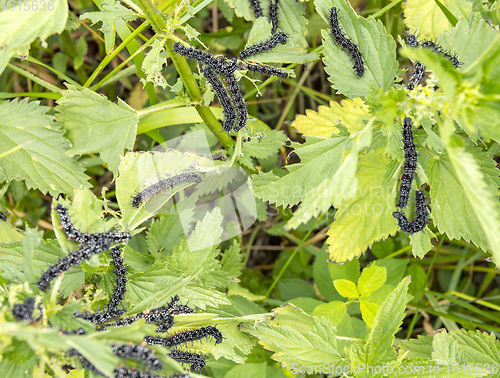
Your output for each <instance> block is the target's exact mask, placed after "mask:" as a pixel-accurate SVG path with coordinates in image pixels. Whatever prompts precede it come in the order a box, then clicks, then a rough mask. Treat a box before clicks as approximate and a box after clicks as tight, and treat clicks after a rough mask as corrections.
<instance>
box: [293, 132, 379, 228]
mask: <svg viewBox="0 0 500 378" xmlns="http://www.w3.org/2000/svg"><path fill="white" fill-rule="evenodd" d="M338 127H340V125H339V126H338ZM371 127H372V125H371V123H368V124H367V125H366V126H365V128H364V129H363V130H361V131H360V132H358V133H356V134H355V135H356V136H355V138H353V139H354V148H351V150H350V152H349V155H348V156H347V157H346V158H345V159H344V161H343V163H342V165H341V166H340V168H339V169H338V170H337V172H335V174H334V175H333V177H331V178H326V179H324V180H323V181H322V182H321V184H319V185H318V187H317V188H316V189H315V190H313V191H309V192H307V193H306V196H305V199H304V201H303V202H302V204H301V206H300V208H299V210H298V211H296V212H295V213H294V215H293V216H292V218H290V220H289V221H288V225H289V226H290V227H291V228H297V227H298V226H299V225H300V224H301V223H306V222H308V221H309V220H310V219H311V218H315V217H317V216H318V215H319V213H320V212H323V213H324V212H326V211H328V209H329V208H330V206H332V205H335V206H336V207H339V206H341V204H342V202H343V200H345V199H348V198H352V197H353V196H354V195H355V193H356V190H357V188H358V179H357V178H356V169H357V166H358V154H359V151H361V150H362V149H363V148H365V147H367V146H369V145H370V143H371V131H372V130H371Z"/></svg>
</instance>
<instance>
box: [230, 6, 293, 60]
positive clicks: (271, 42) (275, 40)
mask: <svg viewBox="0 0 500 378" xmlns="http://www.w3.org/2000/svg"><path fill="white" fill-rule="evenodd" d="M271 4H272V2H271ZM287 38H288V36H287V35H286V34H285V33H283V32H279V33H276V34H274V35H273V36H272V37H271V38H269V39H268V40H267V41H265V42H261V43H257V44H255V45H252V46H249V47H247V48H246V49H245V50H243V51H241V52H240V53H239V54H238V58H239V59H246V58H248V57H250V56H252V55H257V54H261V53H263V52H266V51H269V50H271V49H274V48H275V47H276V46H277V45H278V44H279V43H280V44H282V45H284V44H286V41H287Z"/></svg>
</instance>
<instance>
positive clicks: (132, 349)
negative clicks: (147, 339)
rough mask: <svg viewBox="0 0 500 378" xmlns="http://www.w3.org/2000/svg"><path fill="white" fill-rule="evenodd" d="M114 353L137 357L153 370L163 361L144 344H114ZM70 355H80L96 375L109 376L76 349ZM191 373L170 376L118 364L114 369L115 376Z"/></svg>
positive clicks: (134, 377)
mask: <svg viewBox="0 0 500 378" xmlns="http://www.w3.org/2000/svg"><path fill="white" fill-rule="evenodd" d="M113 353H114V354H115V355H116V356H117V357H121V358H124V359H125V358H137V359H140V360H142V361H143V362H145V363H146V365H147V366H148V367H149V368H150V369H151V370H161V368H162V367H163V363H162V362H161V361H159V360H158V359H157V358H156V356H155V355H154V353H153V352H152V351H151V350H149V349H148V348H146V347H144V346H142V345H127V344H125V345H120V346H116V345H115V346H113ZM68 355H69V356H70V357H79V359H80V363H81V364H82V367H83V368H84V369H85V370H88V371H91V372H93V373H94V374H96V375H101V376H103V377H107V376H106V375H105V374H104V373H103V372H101V371H100V370H99V369H97V368H96V367H95V366H94V365H93V364H92V363H91V362H90V361H89V360H87V359H86V358H85V357H83V356H82V355H81V353H80V352H78V351H77V350H76V349H70V350H69V351H68ZM190 377H191V376H190V375H189V374H173V375H169V376H164V375H158V374H153V373H150V372H148V371H145V372H143V371H140V370H137V369H134V368H132V369H128V368H125V367H122V366H117V367H116V368H115V369H114V371H113V378H190Z"/></svg>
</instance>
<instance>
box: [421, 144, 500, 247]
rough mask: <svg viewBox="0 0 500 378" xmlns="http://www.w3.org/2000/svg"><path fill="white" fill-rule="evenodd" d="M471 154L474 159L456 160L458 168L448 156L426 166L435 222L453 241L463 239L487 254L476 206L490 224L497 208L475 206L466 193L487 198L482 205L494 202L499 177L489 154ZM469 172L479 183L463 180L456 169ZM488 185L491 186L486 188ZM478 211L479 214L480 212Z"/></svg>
mask: <svg viewBox="0 0 500 378" xmlns="http://www.w3.org/2000/svg"><path fill="white" fill-rule="evenodd" d="M471 151H475V152H473V155H472V156H471V155H470V154H467V155H462V154H463V153H461V154H459V155H458V158H457V159H456V160H455V161H456V164H457V166H456V167H455V166H454V164H453V163H452V161H451V159H450V156H449V155H448V153H445V154H443V155H441V156H440V157H439V159H430V160H429V161H428V162H427V166H426V172H427V176H428V177H429V185H430V187H431V190H430V194H431V198H432V202H431V207H432V218H433V220H434V224H435V225H436V227H437V229H438V230H439V232H440V233H446V235H447V236H448V237H449V238H450V239H464V240H466V241H468V242H472V243H474V244H475V245H476V246H478V247H480V248H481V249H483V250H484V251H486V250H488V248H489V245H488V241H487V237H486V235H485V232H484V230H483V228H482V226H481V222H480V220H479V216H478V215H477V213H476V211H475V209H474V207H475V205H478V206H481V210H480V212H481V213H482V214H484V217H486V219H490V220H493V219H491V218H490V217H493V216H494V214H495V213H496V209H497V207H496V205H495V204H493V203H491V206H487V207H482V206H483V205H484V204H480V203H476V204H473V203H472V201H473V200H474V196H473V197H471V198H469V196H468V193H467V191H469V190H470V191H471V193H470V194H471V195H472V194H473V192H476V191H477V192H481V193H482V194H484V195H486V198H484V199H483V200H482V201H488V202H489V201H491V195H492V193H491V190H492V188H493V187H497V183H496V182H497V180H498V176H499V173H498V170H497V169H496V168H495V162H494V161H493V160H491V159H490V158H489V157H488V156H487V153H481V152H478V151H476V150H471ZM462 156H463V158H464V160H463V161H462V160H461V158H462ZM458 159H460V160H458ZM464 164H465V165H466V166H464ZM466 168H467V169H471V170H472V172H474V174H475V177H476V178H477V179H478V180H479V181H478V182H476V181H474V180H472V178H471V176H467V177H461V176H462V175H461V174H458V173H457V169H460V170H462V169H466ZM462 179H464V180H465V182H464V181H462ZM488 182H489V184H488V185H486V184H487V183H488ZM468 183H470V185H469V184H468ZM466 186H467V187H468V188H467V191H466V188H465V187H466ZM470 186H472V187H470ZM487 186H489V188H490V189H488V188H487ZM477 192H476V193H477ZM478 200H479V199H478ZM482 201H480V202H482ZM477 210H478V211H479V208H478V209H477ZM494 224H495V223H493V224H492V225H491V226H493V225H494Z"/></svg>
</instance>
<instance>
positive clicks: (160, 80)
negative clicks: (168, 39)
mask: <svg viewBox="0 0 500 378" xmlns="http://www.w3.org/2000/svg"><path fill="white" fill-rule="evenodd" d="M164 51H165V40H159V39H156V40H155V41H154V42H153V45H152V48H151V50H149V52H148V53H147V54H146V57H145V58H144V61H143V62H142V67H141V68H142V70H143V71H144V73H145V74H146V79H145V80H144V79H141V82H142V84H143V85H146V83H147V82H152V83H153V84H154V86H156V87H158V86H159V87H162V88H163V89H165V88H166V87H167V86H168V83H167V80H166V79H165V76H164V75H163V73H162V70H163V66H164V65H166V64H167V56H165V55H164V54H163V53H164Z"/></svg>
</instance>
